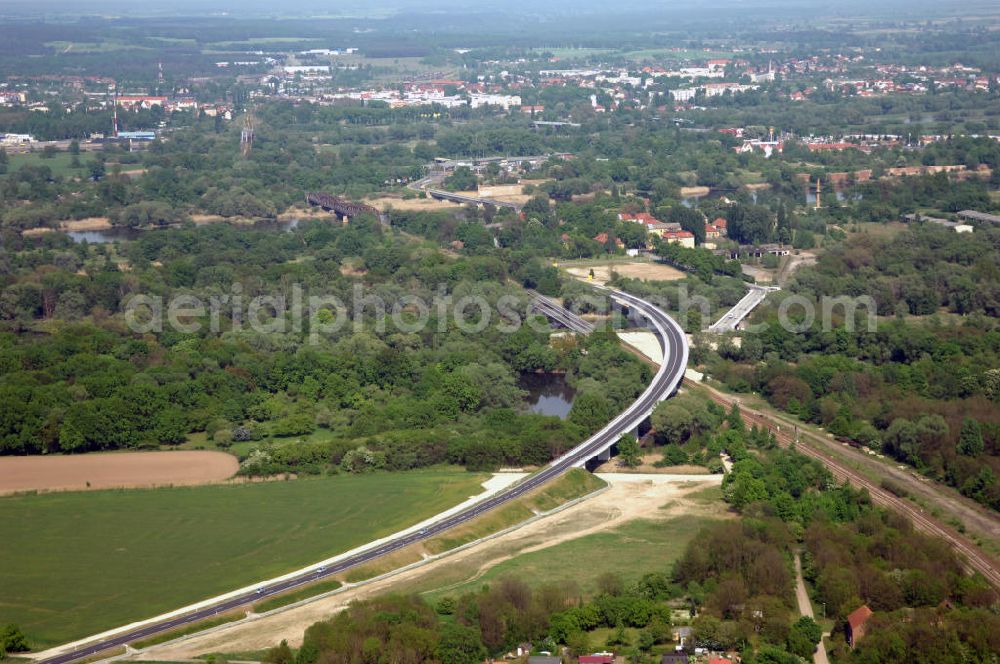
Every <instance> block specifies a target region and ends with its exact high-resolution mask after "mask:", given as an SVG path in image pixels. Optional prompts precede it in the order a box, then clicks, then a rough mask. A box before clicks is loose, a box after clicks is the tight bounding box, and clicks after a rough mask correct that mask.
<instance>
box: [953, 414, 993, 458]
mask: <svg viewBox="0 0 1000 664" xmlns="http://www.w3.org/2000/svg"><path fill="white" fill-rule="evenodd" d="M957 449H958V453H959V454H963V455H965V456H970V457H976V456H979V455H980V454H982V453H983V452H984V451H985V450H986V446H985V445H984V444H983V430H982V427H980V426H979V422H978V421H976V420H974V419H973V418H971V417H966V418H965V419H963V420H962V430H961V431H960V432H959V434H958V448H957Z"/></svg>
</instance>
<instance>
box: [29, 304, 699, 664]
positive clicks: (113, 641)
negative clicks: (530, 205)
mask: <svg viewBox="0 0 1000 664" xmlns="http://www.w3.org/2000/svg"><path fill="white" fill-rule="evenodd" d="M602 290H605V291H606V292H607V293H608V294H609V295H610V296H611V297H613V298H614V299H615V300H617V301H618V302H620V303H622V304H624V305H626V306H628V307H629V308H630V309H632V310H634V311H636V312H638V313H639V314H641V315H642V316H643V317H645V318H646V319H647V320H648V321H649V323H650V324H651V325H652V328H653V330H654V331H655V332H656V334H657V337H658V338H659V340H660V345H661V346H662V347H663V350H664V353H663V357H664V362H663V364H662V365H661V366H660V369H659V371H657V373H656V376H655V377H654V378H653V381H652V382H651V383H650V385H649V386H648V387H647V388H646V390H645V391H644V392H643V393H642V394H641V395H640V396H639V398H638V399H636V401H635V402H634V403H633V404H632V405H630V406H629V407H628V408H627V409H626V410H625V411H624V412H622V413H621V414H619V415H618V416H617V417H616V418H615V419H613V420H612V421H611V422H609V423H608V424H607V425H606V426H605V427H604V428H602V429H601V430H600V431H598V432H597V433H595V434H594V435H593V436H591V437H590V438H588V439H587V440H585V441H583V442H582V443H581V444H579V445H577V446H576V447H574V448H573V449H571V450H570V451H569V452H567V453H566V454H564V455H563V456H561V457H559V458H558V459H556V460H555V461H553V462H552V463H550V464H549V465H548V466H546V467H545V468H543V469H542V470H540V471H539V472H537V473H535V474H534V475H531V476H529V477H527V478H525V479H524V480H523V481H521V482H520V483H518V484H515V485H513V486H511V487H510V488H509V489H507V490H505V491H503V492H501V493H498V494H494V495H493V496H491V497H489V498H486V499H484V500H483V501H482V502H479V503H476V504H475V505H472V506H470V507H468V508H467V509H465V510H463V511H461V512H458V513H456V514H453V515H451V516H448V517H445V518H443V519H441V520H440V521H436V522H434V523H432V524H431V525H429V526H427V527H426V528H424V529H422V530H420V531H418V532H411V533H407V534H403V535H400V536H399V537H397V538H395V539H392V540H388V541H384V542H383V543H381V544H379V545H378V546H376V547H373V548H371V549H368V550H365V551H362V552H360V553H358V554H356V555H353V556H351V557H348V558H344V559H343V560H340V561H338V562H336V563H331V564H330V565H328V566H326V567H323V568H317V569H311V570H309V571H305V572H303V573H302V574H300V575H297V576H293V577H290V578H286V579H284V580H281V581H274V582H269V583H264V584H261V585H260V587H259V588H257V589H256V591H250V592H247V593H243V594H240V595H238V596H235V597H230V598H226V599H223V600H220V601H219V602H218V603H215V604H211V605H209V606H205V607H204V608H200V609H198V610H195V611H192V612H190V613H185V614H183V615H180V616H177V617H174V618H170V619H167V620H163V621H160V622H156V623H152V624H149V625H144V626H139V627H136V628H135V629H131V630H128V631H123V632H121V633H119V634H115V635H113V636H109V637H108V638H106V639H104V640H101V641H95V642H91V643H84V644H83V645H80V646H74V647H71V648H68V649H66V650H65V651H64V652H58V649H54V650H56V651H57V654H55V655H53V656H52V657H48V658H45V659H39V660H36V661H38V662H41V664H67V663H69V662H73V661H76V660H79V659H83V658H88V657H93V656H94V655H95V654H97V653H101V652H104V651H106V650H110V649H112V648H117V647H121V646H124V645H126V644H129V643H132V642H135V641H140V640H143V639H146V638H149V637H150V636H153V635H156V634H160V633H162V632H166V631H169V630H173V629H176V628H178V627H181V626H184V625H190V624H192V623H196V622H199V621H201V620H205V619H208V618H212V617H213V616H216V615H218V614H222V613H226V612H230V611H234V610H236V609H241V608H244V609H245V608H247V607H249V606H251V605H253V604H255V603H257V602H259V601H260V600H262V599H264V598H267V597H271V596H273V595H278V594H281V593H284V592H287V591H289V590H291V589H293V588H297V587H299V586H303V585H306V584H308V583H312V582H314V581H318V580H320V579H325V578H328V577H331V576H334V575H336V574H339V573H341V572H344V571H345V570H348V569H350V568H352V567H356V566H358V565H362V564H364V563H367V562H370V561H372V560H375V559H377V558H380V557H382V556H385V555H388V554H391V553H393V552H395V551H398V550H400V549H402V548H404V547H407V546H409V545H411V544H414V543H416V542H420V541H422V540H426V539H429V538H432V537H435V536H437V535H439V534H441V533H442V532H444V531H446V530H448V529H449V528H453V527H455V526H457V525H459V524H462V523H465V522H467V521H469V520H471V519H475V518H476V517H478V516H480V515H482V514H483V513H485V512H488V511H490V510H492V509H494V508H496V507H498V506H500V505H503V504H504V503H507V502H508V501H510V500H513V499H515V498H517V497H519V496H522V495H524V494H526V493H528V492H531V491H534V490H535V489H538V488H539V487H541V486H543V485H544V484H546V483H548V482H550V481H552V480H554V479H555V478H557V477H559V476H560V475H562V474H563V473H565V472H566V471H568V470H569V469H571V468H576V467H582V466H585V465H586V463H587V461H589V460H590V459H592V458H594V457H596V456H597V455H598V454H600V453H602V452H604V451H605V450H607V449H608V448H610V447H611V446H612V445H613V444H614V443H615V442H617V440H618V439H619V438H620V437H621V436H622V434H624V433H627V432H629V431H631V430H632V429H634V428H635V427H637V426H638V425H639V423H640V422H642V421H643V420H644V419H645V418H646V417H648V416H649V414H650V413H651V412H652V410H653V408H654V407H655V406H656V404H657V403H659V402H660V401H662V400H663V399H666V398H667V397H669V396H670V395H672V394H673V393H674V391H676V389H677V387H678V386H679V385H680V382H681V380H682V379H683V378H684V370H685V368H686V366H687V358H688V346H687V339H686V337H685V336H684V332H683V330H682V329H681V327H680V325H678V324H677V323H676V322H675V321H674V320H673V319H672V318H670V317H669V316H668V315H667V314H665V313H664V312H663V311H661V310H660V309H658V308H657V307H655V306H654V305H652V304H650V303H648V302H646V301H644V300H641V299H639V298H637V297H635V296H632V295H628V294H626V293H621V292H618V291H610V290H607V289H602Z"/></svg>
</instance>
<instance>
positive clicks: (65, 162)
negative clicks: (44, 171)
mask: <svg viewBox="0 0 1000 664" xmlns="http://www.w3.org/2000/svg"><path fill="white" fill-rule="evenodd" d="M92 158H93V157H91V156H90V155H87V154H84V153H81V154H80V167H79V168H73V166H71V164H72V162H73V155H71V154H70V153H68V152H57V153H56V154H54V155H52V156H51V157H49V158H44V157H42V153H41V151H38V152H24V153H18V154H8V155H7V159H8V160H9V161H8V164H7V172H8V173H13V172H14V171H16V170H17V169H19V168H21V167H22V166H48V167H49V168H50V169H51V170H52V175H58V176H60V177H67V176H81V177H83V176H86V175H88V174H89V171H88V170H87V165H86V164H87V161H88V160H90V159H92Z"/></svg>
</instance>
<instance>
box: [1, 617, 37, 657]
mask: <svg viewBox="0 0 1000 664" xmlns="http://www.w3.org/2000/svg"><path fill="white" fill-rule="evenodd" d="M28 650H30V648H29V647H28V639H27V638H25V636H24V632H22V631H21V628H20V627H18V626H17V625H16V624H14V623H10V624H8V625H6V626H4V628H3V630H2V631H0V652H27V651H28Z"/></svg>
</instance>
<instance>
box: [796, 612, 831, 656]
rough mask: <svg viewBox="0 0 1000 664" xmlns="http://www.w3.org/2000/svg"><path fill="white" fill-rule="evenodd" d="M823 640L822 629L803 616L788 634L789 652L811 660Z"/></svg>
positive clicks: (813, 621)
mask: <svg viewBox="0 0 1000 664" xmlns="http://www.w3.org/2000/svg"><path fill="white" fill-rule="evenodd" d="M822 638H823V630H822V628H821V627H820V626H819V625H817V624H816V621H815V620H813V619H812V618H810V617H809V616H802V617H801V618H799V619H798V620H796V621H795V622H794V623H792V627H791V629H790V630H789V632H788V651H789V652H791V653H795V654H796V655H798V656H799V657H805V658H806V659H809V658H811V657H812V654H813V652H814V651H815V650H816V645H817V644H818V643H819V642H820V640H821V639H822Z"/></svg>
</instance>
